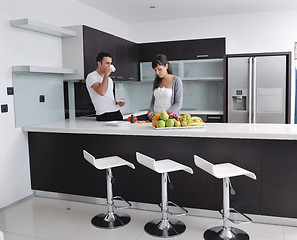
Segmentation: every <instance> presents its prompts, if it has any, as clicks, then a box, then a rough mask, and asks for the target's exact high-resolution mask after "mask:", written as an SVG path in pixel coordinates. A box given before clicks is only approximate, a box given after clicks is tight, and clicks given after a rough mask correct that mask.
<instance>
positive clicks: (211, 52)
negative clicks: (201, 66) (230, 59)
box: [180, 38, 226, 60]
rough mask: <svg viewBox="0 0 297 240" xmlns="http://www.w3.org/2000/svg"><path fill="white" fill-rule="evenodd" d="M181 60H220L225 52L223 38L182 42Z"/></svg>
mask: <svg viewBox="0 0 297 240" xmlns="http://www.w3.org/2000/svg"><path fill="white" fill-rule="evenodd" d="M180 45H181V46H180V47H181V59H183V60H192V59H201V58H210V59H212V58H222V57H223V56H224V54H225V52H226V50H225V48H226V47H225V45H226V43H225V38H210V39H196V40H187V41H182V42H181V44H180Z"/></svg>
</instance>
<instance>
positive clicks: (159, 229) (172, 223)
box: [144, 173, 186, 238]
mask: <svg viewBox="0 0 297 240" xmlns="http://www.w3.org/2000/svg"><path fill="white" fill-rule="evenodd" d="M167 179H168V176H167V173H162V176H161V189H162V218H161V219H155V220H152V221H150V222H148V223H147V224H146V225H145V226H144V229H145V231H146V232H147V233H148V234H150V235H153V236H156V237H163V238H168V237H174V236H177V235H180V234H182V233H183V232H184V231H185V230H186V226H185V224H184V223H183V222H181V221H178V220H176V219H168V195H167Z"/></svg>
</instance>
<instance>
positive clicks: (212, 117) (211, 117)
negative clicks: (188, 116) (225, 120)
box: [207, 116, 221, 120]
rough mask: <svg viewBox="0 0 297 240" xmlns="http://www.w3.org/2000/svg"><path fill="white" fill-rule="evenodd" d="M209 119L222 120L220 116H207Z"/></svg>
mask: <svg viewBox="0 0 297 240" xmlns="http://www.w3.org/2000/svg"><path fill="white" fill-rule="evenodd" d="M207 118H208V119H216V120H217V119H221V117H219V116H207Z"/></svg>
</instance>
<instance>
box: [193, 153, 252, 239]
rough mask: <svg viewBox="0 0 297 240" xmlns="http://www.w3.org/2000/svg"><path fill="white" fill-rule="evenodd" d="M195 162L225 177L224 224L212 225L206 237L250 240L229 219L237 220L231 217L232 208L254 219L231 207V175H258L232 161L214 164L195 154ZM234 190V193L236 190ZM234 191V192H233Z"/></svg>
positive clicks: (215, 174) (198, 165) (218, 176)
mask: <svg viewBox="0 0 297 240" xmlns="http://www.w3.org/2000/svg"><path fill="white" fill-rule="evenodd" d="M194 162H195V164H196V165H197V167H199V168H201V169H202V170H204V171H205V172H207V173H209V174H211V175H213V176H214V177H216V178H219V179H223V210H222V215H223V226H216V227H212V228H210V229H208V230H206V231H205V232H204V239H206V240H249V239H250V238H249V235H248V234H247V233H246V232H245V231H243V230H241V229H239V228H235V227H231V226H230V225H229V220H230V221H233V222H234V223H239V222H235V221H234V219H233V220H232V219H231V218H230V210H231V211H233V212H236V213H237V214H240V215H241V216H243V217H244V218H245V219H247V220H248V221H249V222H251V221H252V220H251V219H250V218H249V217H247V216H246V215H244V214H241V213H239V212H238V211H236V210H235V209H233V208H232V209H231V208H230V199H229V190H230V189H229V188H230V186H231V183H230V177H236V176H242V175H245V176H247V177H249V178H252V179H254V180H256V175H255V174H254V173H252V172H250V171H248V170H245V169H243V168H241V167H238V166H235V165H233V164H232V163H221V164H215V165H214V164H212V163H210V162H208V161H206V160H205V159H203V158H201V157H198V156H196V155H194ZM231 188H232V190H233V194H235V191H234V189H233V187H232V186H231ZM231 193H232V192H231Z"/></svg>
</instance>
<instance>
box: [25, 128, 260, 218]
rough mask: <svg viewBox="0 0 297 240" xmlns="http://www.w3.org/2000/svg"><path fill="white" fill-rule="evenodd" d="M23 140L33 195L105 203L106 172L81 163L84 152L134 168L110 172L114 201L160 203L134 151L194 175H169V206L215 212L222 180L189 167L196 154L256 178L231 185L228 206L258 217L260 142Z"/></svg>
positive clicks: (65, 136)
mask: <svg viewBox="0 0 297 240" xmlns="http://www.w3.org/2000/svg"><path fill="white" fill-rule="evenodd" d="M28 136H29V151H30V165H31V182H32V189H34V190H41V191H50V192H57V193H66V194H74V195H82V196H91V197H100V198H105V197H106V181H105V171H100V170H97V169H95V168H94V167H93V166H92V165H91V164H89V163H88V162H87V161H86V160H84V158H83V155H82V151H83V149H85V150H87V151H89V152H90V153H91V154H93V155H94V156H95V157H96V158H100V157H106V156H111V155H118V156H121V157H122V158H124V159H126V160H127V161H129V162H131V163H133V164H134V165H135V167H136V169H135V170H133V169H130V168H128V167H118V168H114V169H113V174H114V177H115V180H116V182H115V184H114V186H113V189H114V195H121V196H123V197H124V198H126V199H127V200H130V201H135V202H142V203H153V204H157V203H159V202H160V201H161V183H160V182H161V180H160V179H161V176H160V174H157V173H155V172H154V171H152V170H150V169H148V168H146V167H144V166H142V165H140V164H139V163H138V162H137V161H136V157H135V152H136V151H139V152H142V153H144V154H146V155H148V156H151V157H153V158H156V159H157V160H159V159H166V158H169V159H172V160H174V161H177V162H180V163H182V164H185V165H187V166H189V167H191V168H192V169H193V170H194V174H193V175H191V174H188V173H186V172H183V171H180V172H173V173H170V174H169V176H170V179H171V181H172V183H173V186H174V189H173V190H170V189H169V191H168V196H169V200H171V201H173V202H175V203H177V204H179V205H181V206H185V207H191V208H198V209H210V210H219V209H221V207H222V180H220V179H216V178H214V177H212V176H210V175H209V174H207V173H205V172H203V171H201V170H200V169H199V168H197V167H196V166H195V165H194V158H193V156H194V154H197V155H199V156H201V157H203V158H205V159H207V160H209V161H210V162H213V163H221V162H231V163H234V164H237V165H239V166H241V167H244V168H246V169H248V170H251V171H253V172H255V174H256V175H257V177H258V180H257V181H253V180H251V179H249V178H246V177H237V178H232V179H231V181H232V183H233V186H234V188H235V190H236V192H237V194H236V195H235V196H232V197H231V203H232V205H231V206H233V207H234V208H237V209H238V210H240V211H243V212H248V213H255V214H261V208H260V189H261V171H260V164H261V161H260V157H259V156H260V146H261V144H259V143H261V140H256V141H255V140H249V139H242V140H239V139H224V138H221V139H213V138H192V137H161V136H134V135H133V136H128V135H104V134H69V133H38V132H29V134H28Z"/></svg>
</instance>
